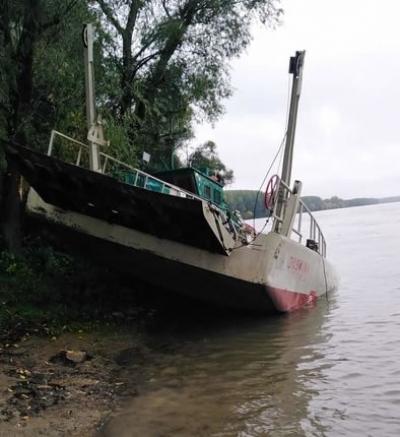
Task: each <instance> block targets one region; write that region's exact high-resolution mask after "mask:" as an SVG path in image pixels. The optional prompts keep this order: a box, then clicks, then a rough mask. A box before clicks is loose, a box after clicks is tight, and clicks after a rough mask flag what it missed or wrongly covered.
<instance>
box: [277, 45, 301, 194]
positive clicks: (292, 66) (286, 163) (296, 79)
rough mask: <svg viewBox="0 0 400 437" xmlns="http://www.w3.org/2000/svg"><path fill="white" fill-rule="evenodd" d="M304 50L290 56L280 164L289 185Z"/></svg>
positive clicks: (283, 176)
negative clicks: (288, 87) (287, 98)
mask: <svg viewBox="0 0 400 437" xmlns="http://www.w3.org/2000/svg"><path fill="white" fill-rule="evenodd" d="M305 54H306V52H305V51H301V52H296V55H295V56H292V57H291V58H290V62H289V74H292V75H293V82H292V93H291V97H290V110H289V120H288V128H287V133H286V144H285V154H284V157H283V164H282V175H281V179H282V181H283V182H285V184H286V185H288V186H290V179H291V176H292V163H293V146H294V137H295V134H296V122H297V111H298V108H299V100H300V94H301V83H302V79H303V67H304V57H305Z"/></svg>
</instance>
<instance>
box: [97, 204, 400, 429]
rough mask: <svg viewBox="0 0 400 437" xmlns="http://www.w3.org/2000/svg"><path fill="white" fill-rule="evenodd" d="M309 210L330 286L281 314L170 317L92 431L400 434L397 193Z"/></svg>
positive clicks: (399, 213)
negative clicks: (140, 379)
mask: <svg viewBox="0 0 400 437" xmlns="http://www.w3.org/2000/svg"><path fill="white" fill-rule="evenodd" d="M315 216H316V218H317V220H318V221H319V223H320V225H321V227H322V229H323V231H324V233H325V236H326V239H327V242H328V258H329V259H330V261H331V262H332V263H333V264H334V265H335V267H336V269H337V271H338V273H339V276H340V278H341V282H340V287H339V289H338V290H337V291H336V292H335V293H334V294H332V295H330V296H329V298H328V299H326V298H321V299H320V301H319V302H318V304H317V305H316V306H315V307H314V308H308V309H304V310H300V311H297V312H295V313H292V314H290V315H287V316H276V317H270V318H265V319H263V318H262V319H260V318H257V319H253V318H242V317H233V318H232V317H226V316H223V315H220V316H218V315H217V316H215V315H214V316H210V317H209V318H207V317H205V316H204V317H203V316H202V317H199V316H198V317H194V318H193V319H192V320H189V321H188V320H186V321H182V322H179V323H178V324H177V325H179V326H178V328H177V329H175V330H174V332H173V333H168V332H166V333H165V341H166V342H167V344H169V345H170V346H171V350H172V351H173V352H171V353H165V354H162V356H161V357H160V359H159V360H158V362H157V363H155V364H154V368H153V369H152V370H151V371H150V376H149V380H148V382H147V383H146V385H145V387H143V389H142V390H141V391H140V392H139V394H138V396H136V397H135V398H133V399H132V400H130V401H129V402H128V403H127V405H126V406H125V407H124V408H123V409H122V410H121V411H120V412H118V413H117V414H115V416H114V417H113V418H112V419H111V420H110V422H109V423H108V424H107V425H106V426H105V428H104V430H103V431H102V433H101V435H107V436H118V437H125V436H143V437H146V436H150V437H153V436H154V437H156V436H157V437H161V436H163V437H166V436H171V437H172V436H174V437H175V436H216V437H217V436H218V437H222V436H224V437H225V436H240V437H248V436H279V437H280V436H332V437H333V436H335V437H336V436H374V437H375V436H385V437H389V436H396V437H397V436H399V435H400V203H392V204H384V205H379V206H377V205H373V206H365V207H357V208H347V209H339V210H330V211H321V212H318V213H316V214H315Z"/></svg>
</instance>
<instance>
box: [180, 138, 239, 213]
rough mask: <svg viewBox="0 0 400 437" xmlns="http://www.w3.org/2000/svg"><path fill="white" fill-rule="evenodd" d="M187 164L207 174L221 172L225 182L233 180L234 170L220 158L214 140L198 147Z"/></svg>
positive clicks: (228, 182)
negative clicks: (228, 167)
mask: <svg viewBox="0 0 400 437" xmlns="http://www.w3.org/2000/svg"><path fill="white" fill-rule="evenodd" d="M187 164H188V166H190V167H194V168H197V169H199V170H201V171H203V172H204V173H206V174H214V173H217V174H220V175H221V176H222V179H223V181H224V183H225V184H230V183H232V182H233V170H230V169H227V168H226V166H225V164H224V163H223V162H222V161H221V160H220V158H219V156H218V153H217V145H216V144H215V143H214V142H213V141H207V142H205V143H204V144H201V145H200V146H198V147H196V148H195V150H194V151H193V152H192V153H191V154H190V155H189V157H188V163H187ZM235 209H238V208H235Z"/></svg>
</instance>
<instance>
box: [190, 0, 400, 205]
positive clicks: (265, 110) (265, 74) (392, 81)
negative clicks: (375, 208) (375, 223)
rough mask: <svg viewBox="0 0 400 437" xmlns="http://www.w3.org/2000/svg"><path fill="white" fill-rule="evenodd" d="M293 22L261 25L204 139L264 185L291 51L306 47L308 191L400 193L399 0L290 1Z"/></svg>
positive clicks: (298, 163)
mask: <svg viewBox="0 0 400 437" xmlns="http://www.w3.org/2000/svg"><path fill="white" fill-rule="evenodd" d="M283 7H284V9H285V18H284V23H283V25H282V26H281V27H279V28H278V29H277V30H275V31H272V30H268V29H264V28H261V27H260V26H258V25H257V26H254V32H253V34H254V41H253V43H252V45H251V47H250V48H249V49H248V51H247V53H246V54H245V55H243V56H242V57H241V58H240V59H239V60H237V61H235V62H234V63H233V73H232V80H233V85H234V87H235V89H236V92H235V94H234V96H233V97H232V98H231V99H230V100H229V101H227V102H226V114H225V115H224V117H223V118H222V119H221V120H220V121H219V122H218V123H217V124H216V126H215V129H212V128H211V127H210V126H199V127H198V129H197V138H196V142H202V141H205V140H208V139H212V140H214V141H215V142H216V143H217V144H218V149H219V151H220V155H221V158H222V159H223V160H224V162H226V164H227V165H228V166H229V167H231V168H233V169H234V170H235V175H236V182H235V185H234V187H235V188H254V189H257V188H258V185H259V183H260V181H261V180H262V178H263V176H264V174H265V171H266V169H267V167H268V166H269V163H270V161H271V160H272V158H273V156H274V154H275V152H276V150H277V148H278V146H279V143H280V141H281V138H282V136H283V134H284V128H285V120H286V106H287V94H288V75H287V68H288V58H289V56H291V55H293V53H294V52H295V50H301V49H306V50H307V54H306V62H305V70H304V82H303V91H302V97H301V101H300V109H299V119H298V125H297V133H296V146H295V158H294V169H293V176H294V177H295V178H298V179H301V180H302V181H303V183H304V188H303V192H304V193H305V194H316V195H321V196H323V197H330V196H332V195H339V196H341V197H355V196H386V195H396V194H400V188H399V187H400V171H399V170H398V169H399V168H400V166H399V164H398V163H399V162H400V131H399V128H398V125H399V122H398V117H399V115H398V113H399V111H398V102H399V101H400V86H399V83H398V82H399V79H398V78H399V77H400V34H399V31H398V17H399V15H400V2H398V1H397V0H382V1H381V2H379V3H377V2H375V1H370V0H364V1H363V2H360V1H355V0H347V1H344V0H336V1H335V2H332V1H321V0H304V1H302V2H299V1H296V0H287V1H283Z"/></svg>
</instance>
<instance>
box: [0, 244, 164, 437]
mask: <svg viewBox="0 0 400 437" xmlns="http://www.w3.org/2000/svg"><path fill="white" fill-rule="evenodd" d="M151 293H152V290H150V289H148V287H145V286H144V285H143V284H140V283H134V284H133V283H132V282H131V281H130V280H128V279H126V278H122V277H120V276H118V275H116V274H115V273H113V272H111V271H108V270H107V269H104V268H101V269H99V268H98V267H96V266H93V265H90V264H89V263H88V262H87V261H86V260H82V259H79V258H72V257H70V256H69V255H66V254H64V253H62V252H57V251H55V250H54V249H52V248H51V247H48V246H45V245H43V243H42V242H41V241H40V240H35V241H31V242H28V243H26V244H25V245H24V249H23V253H22V254H21V255H20V256H12V255H10V254H9V253H8V252H6V251H4V250H3V251H0V436H13V435H18V436H37V435H45V436H64V435H68V436H92V435H94V434H95V433H96V430H97V429H99V428H100V427H101V425H102V424H103V423H104V421H105V420H106V419H107V417H108V416H109V415H110V413H111V412H112V411H115V409H116V408H117V407H118V406H119V405H121V404H122V403H123V402H124V399H126V398H130V399H131V398H132V397H134V396H135V394H136V393H137V389H138V386H139V385H141V384H143V383H144V382H145V381H146V378H147V377H146V372H147V370H146V369H147V368H148V364H150V363H152V362H153V359H154V357H155V356H156V355H157V353H158V345H157V344H156V343H155V342H152V341H148V337H147V334H146V332H148V331H149V330H150V331H151V330H152V329H155V330H157V329H158V328H157V326H153V325H154V323H155V322H154V320H155V319H157V320H158V321H159V320H160V317H161V318H162V316H160V315H159V314H158V315H157V317H155V312H157V311H158V310H157V309H156V308H155V306H154V305H153V304H152V299H153V297H152V294H151ZM144 297H145V298H144ZM157 323H158V322H157ZM150 343H152V344H151V346H149V344H150Z"/></svg>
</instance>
